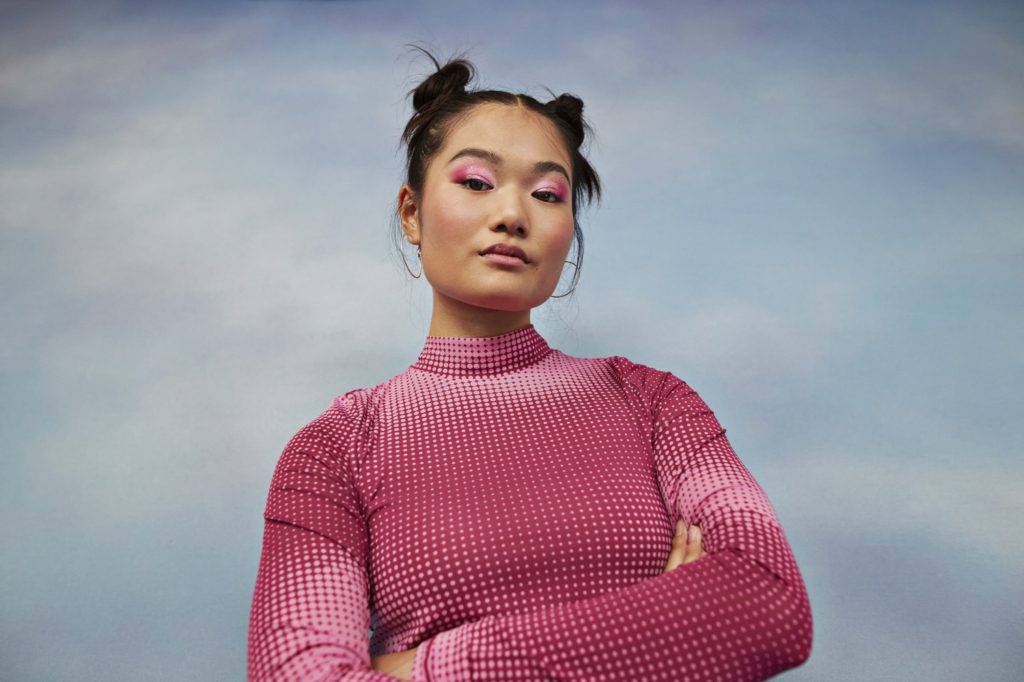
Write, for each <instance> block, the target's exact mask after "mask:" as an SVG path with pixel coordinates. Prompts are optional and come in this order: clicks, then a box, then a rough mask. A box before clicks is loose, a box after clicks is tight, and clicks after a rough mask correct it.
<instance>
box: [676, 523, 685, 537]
mask: <svg viewBox="0 0 1024 682" xmlns="http://www.w3.org/2000/svg"><path fill="white" fill-rule="evenodd" d="M684 528H686V522H684V521H683V520H682V519H679V520H678V521H676V535H682V534H683V529H684Z"/></svg>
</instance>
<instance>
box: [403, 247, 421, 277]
mask: <svg viewBox="0 0 1024 682" xmlns="http://www.w3.org/2000/svg"><path fill="white" fill-rule="evenodd" d="M399 253H401V254H402V264H403V265H404V266H405V269H406V272H408V273H409V274H410V275H412V277H413V279H419V278H420V275H422V274H423V263H422V262H421V263H420V274H419V275H417V274H416V273H415V272H413V271H412V270H410V269H409V261H407V260H405V249H404V248H403V249H402V250H401V251H400V252H399ZM416 257H417V258H422V254H421V252H420V247H419V246H417V247H416Z"/></svg>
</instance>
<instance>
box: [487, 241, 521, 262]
mask: <svg viewBox="0 0 1024 682" xmlns="http://www.w3.org/2000/svg"><path fill="white" fill-rule="evenodd" d="M480 255H481V256H489V257H490V259H491V260H494V262H502V261H506V260H507V261H511V260H519V261H521V262H522V263H524V264H525V263H529V262H530V259H529V258H527V257H526V252H525V251H523V250H522V249H520V248H519V247H518V246H513V245H512V244H505V243H502V242H499V243H497V244H492V245H490V246H488V247H487V248H486V249H484V250H483V251H481V252H480ZM499 258H500V259H501V261H499V260H498V259H499Z"/></svg>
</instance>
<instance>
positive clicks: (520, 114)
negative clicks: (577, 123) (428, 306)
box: [399, 104, 573, 311]
mask: <svg viewBox="0 0 1024 682" xmlns="http://www.w3.org/2000/svg"><path fill="white" fill-rule="evenodd" d="M571 167H572V163H571V158H570V156H569V154H568V152H567V151H566V149H565V144H564V143H563V142H562V139H561V137H560V135H559V133H558V131H557V129H556V128H555V126H554V125H553V124H552V123H551V122H550V121H548V120H547V119H546V118H544V117H543V116H541V115H540V114H536V113H534V112H532V111H529V110H528V109H525V108H522V107H516V106H507V105H503V104H482V105H478V106H476V107H475V108H473V109H472V110H471V111H470V112H469V114H468V115H467V116H466V117H465V118H463V119H462V120H461V121H458V122H456V123H455V124H454V125H453V127H452V129H451V130H450V131H449V133H448V138H447V140H446V141H445V143H444V145H443V146H442V148H441V149H440V150H439V151H438V153H437V154H436V155H435V156H434V158H433V159H432V160H431V162H430V165H429V166H428V168H427V172H426V175H425V178H424V183H423V191H422V192H421V195H420V196H418V197H415V196H413V194H412V192H411V190H409V188H408V186H405V187H403V188H402V192H401V193H400V195H399V213H400V216H401V218H402V228H403V230H404V231H405V234H406V236H407V238H408V239H409V241H410V242H412V243H413V244H419V245H420V248H421V251H422V255H421V260H422V263H423V272H424V274H425V275H426V277H427V280H428V281H429V282H430V284H431V286H433V288H434V295H435V309H436V299H437V298H438V297H441V298H446V299H449V300H448V301H446V303H449V304H451V303H456V302H457V303H458V304H464V305H468V306H475V307H480V308H489V309H492V310H506V311H529V310H530V309H531V308H535V307H536V306H539V305H540V304H542V303H543V302H544V301H545V300H547V299H548V297H549V296H551V294H552V293H553V292H554V290H555V287H556V286H557V284H558V279H559V276H560V274H561V272H562V266H563V264H564V262H565V258H566V255H567V254H568V252H569V247H570V246H571V245H572V239H573V215H572V190H571V187H572V182H571V177H570V176H569V173H570V172H571V171H570V169H571ZM494 244H502V245H506V246H513V247H518V249H520V250H521V252H522V253H523V255H525V258H526V260H525V262H524V261H523V260H520V259H519V258H515V257H510V256H501V255H496V254H484V251H485V250H486V249H488V248H489V247H491V246H493V245H494Z"/></svg>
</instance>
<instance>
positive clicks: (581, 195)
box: [395, 46, 601, 290]
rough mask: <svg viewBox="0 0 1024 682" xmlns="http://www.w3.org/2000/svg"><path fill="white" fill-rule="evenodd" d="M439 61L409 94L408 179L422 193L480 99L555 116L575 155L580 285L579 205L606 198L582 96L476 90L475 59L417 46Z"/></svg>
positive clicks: (574, 205)
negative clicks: (587, 151) (587, 148)
mask: <svg viewBox="0 0 1024 682" xmlns="http://www.w3.org/2000/svg"><path fill="white" fill-rule="evenodd" d="M413 47H414V49H417V50H419V51H420V52H422V53H423V54H425V55H426V56H427V57H429V58H430V61H432V62H433V63H434V67H435V68H436V71H435V72H434V73H432V74H431V75H430V76H428V77H427V78H426V79H425V80H424V81H423V82H422V83H420V84H419V85H418V86H416V88H415V89H413V90H412V91H411V92H410V93H409V94H410V95H411V96H412V106H413V109H414V110H415V113H414V114H413V115H412V118H410V119H409V122H408V123H407V124H406V126H405V130H404V131H403V132H402V142H404V143H405V146H406V183H407V184H408V185H409V187H411V188H412V190H413V192H414V193H416V194H417V195H418V196H422V191H423V181H424V179H425V177H426V173H427V166H429V165H430V161H431V160H432V159H433V158H434V155H436V154H437V152H438V151H439V150H440V149H441V147H442V146H444V142H445V139H446V138H447V136H448V132H449V131H450V130H451V129H452V126H453V125H455V124H456V123H458V122H459V121H460V120H461V119H463V118H465V117H466V116H467V115H468V114H469V112H470V110H472V109H473V108H474V107H476V106H478V105H481V104H488V103H494V104H505V105H508V106H522V107H526V108H527V109H529V110H530V111H533V112H536V113H538V114H540V115H542V116H544V117H545V118H547V119H548V120H549V121H551V122H552V123H553V124H554V126H555V128H556V129H557V130H558V132H559V134H560V135H561V136H562V140H563V141H564V142H565V147H566V149H567V150H568V151H569V153H570V155H571V156H572V219H573V236H574V240H573V241H574V242H575V244H576V260H575V262H576V271H575V273H574V274H573V279H572V287H571V290H575V288H576V283H577V282H578V280H579V277H580V271H581V269H582V266H583V230H582V229H581V228H580V224H579V220H578V219H577V214H578V210H579V207H580V205H581V204H582V203H583V202H584V201H586V203H587V204H590V203H591V202H593V201H594V200H595V199H600V197H601V181H600V179H599V178H598V177H597V171H595V170H594V168H593V167H592V166H591V165H590V162H589V161H587V159H586V157H585V156H584V155H583V152H582V148H583V146H584V142H587V141H588V140H589V138H591V137H593V131H592V130H591V128H590V126H589V125H587V122H586V121H585V120H584V119H583V100H581V99H580V98H579V97H576V96H575V95H570V94H568V93H563V94H561V95H558V96H557V97H555V95H554V93H553V92H551V91H550V90H549V91H548V92H549V93H550V94H551V96H552V97H553V99H552V100H551V101H549V102H546V103H541V102H539V101H538V100H536V99H535V98H533V97H531V96H530V95H526V94H522V93H519V94H516V93H511V92H507V91H505V90H473V89H467V88H466V86H467V85H469V83H470V82H471V81H472V80H473V79H474V78H475V76H476V68H475V67H474V66H473V64H472V63H471V62H469V61H468V60H466V59H464V58H462V57H455V58H452V59H450V60H448V62H446V63H445V64H444V65H442V64H441V63H440V62H438V60H437V59H436V58H435V57H434V56H433V55H432V54H430V52H428V51H426V50H424V49H423V48H420V47H417V46H413ZM396 229H397V231H396V235H395V236H396V238H398V239H401V234H402V233H401V229H400V227H399V225H398V224H397V223H396Z"/></svg>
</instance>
